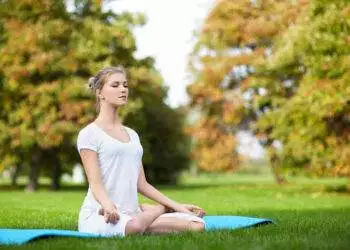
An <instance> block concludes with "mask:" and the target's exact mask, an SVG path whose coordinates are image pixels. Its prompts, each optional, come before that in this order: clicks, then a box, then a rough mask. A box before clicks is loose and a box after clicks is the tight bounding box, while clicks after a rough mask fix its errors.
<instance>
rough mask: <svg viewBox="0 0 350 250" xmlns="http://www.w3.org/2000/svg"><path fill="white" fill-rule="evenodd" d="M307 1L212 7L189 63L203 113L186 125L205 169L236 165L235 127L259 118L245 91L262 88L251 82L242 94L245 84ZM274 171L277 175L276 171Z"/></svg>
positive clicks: (192, 92) (231, 3)
mask: <svg viewBox="0 0 350 250" xmlns="http://www.w3.org/2000/svg"><path fill="white" fill-rule="evenodd" d="M303 6H304V3H303V1H300V2H298V3H293V2H291V1H264V0H262V1H245V0H240V1H230V0H222V1H217V2H216V5H215V6H214V8H213V10H212V11H211V12H210V13H209V15H208V17H207V18H206V20H205V22H204V24H203V26H202V28H201V30H200V34H199V37H198V42H197V44H196V46H195V48H194V51H193V55H192V61H191V62H190V68H191V70H192V72H193V75H194V81H193V83H192V84H191V85H189V87H188V93H189V95H190V96H191V98H192V102H191V104H190V105H191V106H192V107H196V106H197V107H200V110H201V114H202V116H201V118H200V119H199V120H198V121H197V122H196V123H195V124H194V125H193V126H190V127H189V128H188V132H189V133H190V134H191V135H192V136H193V137H194V138H195V141H196V148H195V150H194V154H193V155H194V159H195V160H196V161H197V162H199V164H198V166H199V167H200V168H201V169H205V170H214V171H217V170H225V169H235V168H236V165H237V163H238V162H239V155H238V153H237V151H236V147H237V143H236V140H235V133H236V131H237V130H238V129H248V127H249V124H250V123H251V122H252V121H254V120H255V119H256V118H257V110H255V109H254V107H251V106H249V104H247V96H248V97H249V95H253V94H254V93H256V92H258V89H254V88H251V89H250V91H251V93H249V92H247V94H248V95H244V93H243V92H244V91H245V89H244V88H242V87H244V86H245V85H246V83H247V82H249V78H250V77H251V76H252V74H253V73H254V65H255V64H256V62H258V61H259V60H261V59H263V57H264V55H265V53H266V51H268V49H269V48H270V47H271V45H272V43H273V40H274V38H275V37H277V36H278V35H279V34H280V33H281V32H282V31H283V30H284V29H285V28H286V27H287V26H288V25H290V24H292V23H293V22H294V20H295V19H296V17H297V16H298V13H299V12H300V11H301V9H302V8H303ZM259 108H260V107H259ZM271 144H272V142H269V143H268V145H271ZM206 159H210V160H206ZM219 159H220V161H218V160H219ZM273 159H275V157H272V156H271V161H273ZM275 173H276V175H277V176H278V171H275ZM278 179H281V177H278Z"/></svg>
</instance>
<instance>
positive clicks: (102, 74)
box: [88, 65, 126, 113]
mask: <svg viewBox="0 0 350 250" xmlns="http://www.w3.org/2000/svg"><path fill="white" fill-rule="evenodd" d="M115 73H120V74H124V75H125V76H126V71H125V69H124V67H123V66H121V65H119V66H117V67H106V68H103V69H101V70H100V71H99V72H98V73H97V74H96V75H95V76H92V77H90V78H89V81H88V83H89V88H90V89H91V91H93V92H94V93H95V95H96V111H97V113H99V112H100V98H99V97H98V95H97V93H96V91H97V90H99V91H101V89H102V88H103V86H104V85H105V83H106V82H107V79H108V77H109V76H110V75H112V74H115Z"/></svg>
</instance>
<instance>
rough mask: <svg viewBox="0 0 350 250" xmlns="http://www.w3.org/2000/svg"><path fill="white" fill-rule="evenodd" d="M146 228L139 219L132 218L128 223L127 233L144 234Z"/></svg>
mask: <svg viewBox="0 0 350 250" xmlns="http://www.w3.org/2000/svg"><path fill="white" fill-rule="evenodd" d="M145 230H146V228H145V226H144V225H143V224H142V223H140V221H138V220H132V221H129V222H128V223H127V224H126V234H142V233H144V232H145Z"/></svg>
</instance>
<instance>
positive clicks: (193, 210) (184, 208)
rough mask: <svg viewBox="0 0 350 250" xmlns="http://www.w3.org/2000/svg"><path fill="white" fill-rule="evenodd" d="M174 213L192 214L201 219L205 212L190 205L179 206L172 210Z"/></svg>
mask: <svg viewBox="0 0 350 250" xmlns="http://www.w3.org/2000/svg"><path fill="white" fill-rule="evenodd" d="M174 211H175V212H182V213H188V214H193V215H196V216H198V217H203V216H204V215H205V211H204V210H203V209H202V208H200V207H198V206H196V205H192V204H179V205H178V206H176V207H175V208H174Z"/></svg>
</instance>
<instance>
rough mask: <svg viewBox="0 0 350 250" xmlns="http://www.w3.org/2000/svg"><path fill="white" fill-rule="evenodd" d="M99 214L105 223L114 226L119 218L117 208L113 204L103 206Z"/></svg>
mask: <svg viewBox="0 0 350 250" xmlns="http://www.w3.org/2000/svg"><path fill="white" fill-rule="evenodd" d="M99 214H100V215H103V217H104V219H105V221H106V223H113V224H116V223H117V222H118V220H119V218H120V216H119V214H118V210H117V207H116V206H115V204H114V203H113V202H109V203H107V204H105V205H104V206H103V207H102V208H101V209H100V210H99Z"/></svg>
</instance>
